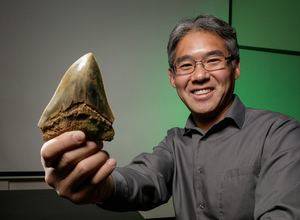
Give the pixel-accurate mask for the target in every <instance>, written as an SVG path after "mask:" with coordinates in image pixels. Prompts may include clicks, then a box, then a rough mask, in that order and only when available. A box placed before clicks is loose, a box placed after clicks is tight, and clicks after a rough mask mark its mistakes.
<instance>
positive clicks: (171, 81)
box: [168, 68, 176, 88]
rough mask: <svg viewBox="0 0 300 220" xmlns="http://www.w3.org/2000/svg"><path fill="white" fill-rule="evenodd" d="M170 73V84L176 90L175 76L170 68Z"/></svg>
mask: <svg viewBox="0 0 300 220" xmlns="http://www.w3.org/2000/svg"><path fill="white" fill-rule="evenodd" d="M168 72H169V79H170V83H171V85H172V86H173V87H174V88H176V84H175V76H173V70H172V68H169V70H168Z"/></svg>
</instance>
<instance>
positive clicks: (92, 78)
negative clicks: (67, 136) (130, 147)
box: [38, 53, 115, 141]
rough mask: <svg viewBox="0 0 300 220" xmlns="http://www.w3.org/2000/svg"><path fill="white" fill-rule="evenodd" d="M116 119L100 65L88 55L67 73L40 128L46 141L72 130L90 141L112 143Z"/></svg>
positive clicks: (39, 124)
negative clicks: (108, 98) (78, 131)
mask: <svg viewBox="0 0 300 220" xmlns="http://www.w3.org/2000/svg"><path fill="white" fill-rule="evenodd" d="M114 119H115V117H114V115H113V113H112V111H111V108H110V106H109V103H108V100H107V97H106V93H105V90H104V84H103V79H102V76H101V72H100V69H99V66H98V63H97V61H96V59H95V57H94V55H93V54H92V53H88V54H86V55H84V56H83V57H81V58H80V59H79V60H77V61H76V62H75V63H74V64H73V65H72V66H71V67H70V68H69V69H68V71H67V72H66V73H65V75H64V76H63V78H62V80H61V82H60V84H59V86H58V88H57V90H56V91H55V93H54V95H53V97H52V99H51V101H50V102H49V104H48V105H47V107H46V109H45V110H44V112H43V114H42V116H41V118H40V121H39V123H38V126H39V127H40V128H41V130H42V133H43V140H44V141H47V140H49V139H51V138H53V137H55V136H57V135H59V134H61V133H63V132H65V131H72V130H81V131H83V132H85V134H86V137H87V139H88V140H93V141H98V140H105V141H110V140H112V139H113V136H114V129H113V127H112V123H113V121H114Z"/></svg>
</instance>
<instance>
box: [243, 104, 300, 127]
mask: <svg viewBox="0 0 300 220" xmlns="http://www.w3.org/2000/svg"><path fill="white" fill-rule="evenodd" d="M253 122H256V123H258V122H259V124H262V123H263V124H268V125H270V126H276V125H282V124H294V125H295V126H300V123H299V121H298V120H297V119H295V118H293V117H291V116H289V115H286V114H282V113H280V112H274V111H270V110H265V109H254V108H249V107H247V108H246V113H245V124H246V125H247V124H250V123H253Z"/></svg>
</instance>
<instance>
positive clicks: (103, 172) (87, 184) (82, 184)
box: [53, 151, 116, 198]
mask: <svg viewBox="0 0 300 220" xmlns="http://www.w3.org/2000/svg"><path fill="white" fill-rule="evenodd" d="M115 166H116V161H115V160H114V159H108V158H107V156H106V154H105V153H104V152H103V151H99V152H97V153H95V154H93V155H91V156H89V157H87V158H85V159H84V160H82V161H80V162H79V163H78V164H77V165H76V167H75V168H74V169H73V170H72V171H71V172H70V173H69V174H68V175H67V176H66V177H65V178H64V179H62V180H61V181H60V184H59V185H58V186H56V189H57V191H58V193H59V195H60V196H62V197H66V198H71V197H73V196H74V194H78V193H80V192H83V191H85V190H86V189H88V188H92V187H96V188H97V186H99V185H101V184H103V182H105V181H106V179H107V178H108V177H109V176H110V174H111V173H112V172H113V170H114V168H115ZM53 184H56V183H53ZM61 186H62V187H61ZM102 194H105V192H102Z"/></svg>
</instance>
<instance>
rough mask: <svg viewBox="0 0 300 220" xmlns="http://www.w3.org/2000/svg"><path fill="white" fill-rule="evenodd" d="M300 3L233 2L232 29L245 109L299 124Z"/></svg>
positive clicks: (289, 0) (270, 0)
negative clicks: (237, 46) (275, 113)
mask: <svg viewBox="0 0 300 220" xmlns="http://www.w3.org/2000/svg"><path fill="white" fill-rule="evenodd" d="M299 10H300V2H299V1H296V0H286V1H280V0H275V1H274V0H264V1H260V0H252V1H238V0H233V1H232V26H233V27H235V28H236V30H237V33H238V41H239V44H240V47H241V50H240V53H241V75H240V78H239V79H238V80H237V84H236V85H237V86H236V90H235V92H236V93H237V94H238V95H239V96H240V98H241V99H242V100H243V102H244V104H245V105H246V106H250V107H254V108H263V109H270V110H273V111H278V112H282V113H285V114H288V115H291V116H293V117H294V118H296V119H298V120H300V98H299V94H300V87H299V81H300V74H299V63H300V41H299V39H300V28H299V25H298V24H299V22H300V14H299Z"/></svg>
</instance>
